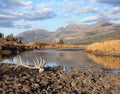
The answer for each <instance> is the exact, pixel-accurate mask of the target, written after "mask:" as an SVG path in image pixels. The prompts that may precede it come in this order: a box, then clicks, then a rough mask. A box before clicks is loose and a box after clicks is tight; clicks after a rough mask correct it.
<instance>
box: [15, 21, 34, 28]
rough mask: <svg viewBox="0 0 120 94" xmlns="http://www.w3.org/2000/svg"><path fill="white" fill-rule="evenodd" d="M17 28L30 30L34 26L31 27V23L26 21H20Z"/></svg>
mask: <svg viewBox="0 0 120 94" xmlns="http://www.w3.org/2000/svg"><path fill="white" fill-rule="evenodd" d="M14 27H15V28H17V29H18V28H19V29H23V28H24V29H29V28H32V27H33V25H31V24H30V23H28V22H25V21H18V22H17V24H16V25H15V26H14Z"/></svg>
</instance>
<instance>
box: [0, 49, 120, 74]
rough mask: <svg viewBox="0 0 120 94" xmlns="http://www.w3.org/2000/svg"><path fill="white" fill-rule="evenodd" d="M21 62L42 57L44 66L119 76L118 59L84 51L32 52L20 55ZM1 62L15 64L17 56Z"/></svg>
mask: <svg viewBox="0 0 120 94" xmlns="http://www.w3.org/2000/svg"><path fill="white" fill-rule="evenodd" d="M21 57H22V60H23V62H25V60H26V59H27V60H29V61H30V62H31V63H33V62H32V60H33V58H35V57H42V58H43V59H44V60H45V61H46V65H45V66H63V67H65V68H66V69H70V68H71V67H72V68H73V69H77V70H81V69H87V70H88V71H104V72H112V73H115V74H120V58H118V57H107V56H96V55H93V54H87V53H85V52H84V50H79V49H76V50H72V51H71V50H34V51H29V52H24V53H21ZM0 60H1V62H4V63H6V62H9V63H15V64H16V63H17V60H18V56H15V57H10V58H8V59H7V58H6V59H0Z"/></svg>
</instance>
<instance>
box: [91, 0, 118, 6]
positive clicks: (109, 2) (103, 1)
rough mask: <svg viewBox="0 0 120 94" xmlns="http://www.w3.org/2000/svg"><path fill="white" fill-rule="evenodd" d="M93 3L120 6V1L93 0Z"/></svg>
mask: <svg viewBox="0 0 120 94" xmlns="http://www.w3.org/2000/svg"><path fill="white" fill-rule="evenodd" d="M92 1H93V2H98V3H106V4H111V5H119V6H120V0H92Z"/></svg>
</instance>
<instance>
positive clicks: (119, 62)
mask: <svg viewBox="0 0 120 94" xmlns="http://www.w3.org/2000/svg"><path fill="white" fill-rule="evenodd" d="M87 56H88V57H89V58H90V59H92V60H93V61H94V62H96V63H98V64H102V65H103V66H105V67H109V68H111V69H118V70H120V57H111V56H98V55H94V54H87Z"/></svg>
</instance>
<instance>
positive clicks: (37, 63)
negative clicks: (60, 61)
mask: <svg viewBox="0 0 120 94" xmlns="http://www.w3.org/2000/svg"><path fill="white" fill-rule="evenodd" d="M26 63H27V65H26V64H24V63H23V61H22V58H21V56H19V60H18V64H17V66H16V68H17V67H18V66H24V67H27V68H30V69H39V72H42V71H44V65H45V60H44V59H42V58H41V57H40V58H39V59H38V58H37V57H36V58H35V59H33V64H34V65H33V66H30V63H29V61H28V60H26ZM16 68H15V69H16Z"/></svg>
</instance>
